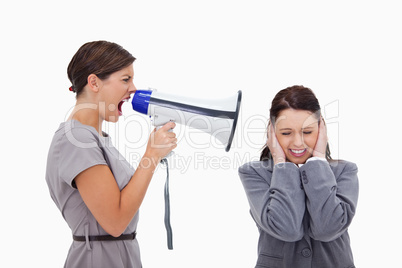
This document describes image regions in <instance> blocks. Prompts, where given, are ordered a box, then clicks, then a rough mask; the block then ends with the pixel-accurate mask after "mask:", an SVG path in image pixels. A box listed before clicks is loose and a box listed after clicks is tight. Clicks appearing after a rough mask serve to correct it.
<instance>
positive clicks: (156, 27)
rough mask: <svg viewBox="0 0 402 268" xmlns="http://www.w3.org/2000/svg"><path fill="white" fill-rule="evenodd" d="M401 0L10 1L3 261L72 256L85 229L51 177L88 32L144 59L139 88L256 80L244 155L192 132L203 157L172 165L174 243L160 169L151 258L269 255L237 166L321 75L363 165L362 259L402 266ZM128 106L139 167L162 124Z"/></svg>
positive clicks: (239, 140)
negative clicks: (70, 72) (78, 230)
mask: <svg viewBox="0 0 402 268" xmlns="http://www.w3.org/2000/svg"><path fill="white" fill-rule="evenodd" d="M399 6H400V5H399V4H398V1H336V2H333V3H332V2H331V3H329V2H328V1H325V2H324V1H294V2H290V1H253V0H248V1H216V0H215V1H205V0H204V1H176V0H171V1H82V0H81V1H40V0H39V1H26V0H25V1H11V2H10V1H8V4H7V5H6V6H4V4H1V8H0V10H1V11H0V12H1V15H0V25H1V26H0V27H1V33H0V36H1V50H0V53H1V54H0V59H1V61H0V65H1V71H0V76H1V84H0V87H1V93H2V94H1V100H2V103H1V105H0V109H1V123H2V124H1V132H0V135H1V137H0V138H1V139H0V140H1V142H2V146H1V147H2V149H1V152H2V161H1V169H0V171H1V180H2V186H1V195H0V198H1V200H0V204H1V211H2V216H1V222H0V224H1V232H2V234H1V237H2V245H3V247H2V248H3V250H2V254H1V258H0V266H1V267H62V266H63V264H64V261H65V258H66V255H67V251H68V248H69V246H70V243H71V231H70V229H69V228H68V226H67V224H66V223H65V222H64V220H63V218H62V216H61V214H60V212H59V211H58V210H57V208H56V206H55V205H54V203H53V201H52V200H51V198H50V195H49V192H48V189H47V185H46V182H45V166H46V158H47V151H48V148H49V144H50V141H51V138H52V136H53V133H54V131H55V130H56V129H57V127H58V125H59V124H60V122H62V121H64V120H65V118H66V117H67V116H68V112H69V110H70V109H71V108H72V107H73V105H74V103H75V98H74V94H73V93H71V92H69V91H68V88H69V86H70V83H69V81H68V79H67V75H66V68H67V65H68V63H69V61H70V59H71V57H72V56H73V54H74V53H75V52H76V51H77V49H78V48H79V47H80V46H81V45H82V44H84V43H85V42H88V41H93V40H101V39H103V40H109V41H113V42H116V43H118V44H120V45H122V46H123V47H124V48H126V49H127V50H128V51H130V52H131V53H132V54H133V55H134V56H135V57H136V58H137V61H136V62H135V64H134V71H135V80H134V81H135V84H136V86H137V87H138V88H146V87H153V88H157V89H158V90H159V91H163V92H168V93H174V94H180V95H187V96H192V97H200V98H218V97H226V96H230V95H232V94H235V93H236V92H237V91H238V90H242V92H243V102H242V109H241V115H240V119H239V120H240V121H239V125H238V128H237V132H236V137H235V141H234V143H233V145H232V149H231V150H230V152H228V153H226V152H224V150H222V149H216V148H213V147H211V148H206V149H194V148H191V146H190V142H188V141H187V140H186V139H183V140H181V142H180V144H179V147H178V148H177V149H176V156H181V157H182V158H184V159H187V161H189V162H188V164H187V167H186V168H184V167H181V166H179V165H178V163H177V164H176V166H172V169H171V171H170V173H171V205H172V208H171V209H172V226H173V234H174V241H173V242H174V250H173V251H169V250H167V247H166V235H165V229H164V225H163V184H164V179H165V175H166V173H165V169H164V168H162V167H161V168H159V169H158V171H157V172H156V174H155V176H154V179H153V181H152V183H151V185H150V188H149V192H148V194H147V196H146V199H145V201H144V203H143V205H142V208H141V216H140V223H139V227H138V239H139V242H140V246H141V253H142V261H143V265H144V267H236V268H237V267H239V268H243V267H253V266H254V265H255V261H256V257H257V255H256V248H257V238H258V234H257V229H256V227H255V224H254V222H253V221H252V219H251V217H250V215H249V213H248V203H247V199H246V196H245V194H244V190H243V188H242V185H241V183H240V180H239V178H238V175H237V168H238V167H239V165H240V164H242V163H244V162H247V161H250V160H255V159H257V158H258V155H259V152H260V148H261V147H262V145H263V144H264V142H265V140H264V128H265V126H264V125H265V123H266V119H267V117H268V113H269V108H270V102H271V100H272V98H273V96H274V95H275V94H276V92H277V91H279V90H280V89H283V88H285V87H287V86H291V85H295V84H302V85H304V86H307V87H310V88H311V89H313V90H314V92H315V93H316V95H317V97H318V99H319V100H320V103H321V106H322V107H323V110H324V115H325V116H326V118H327V122H328V125H329V128H331V130H330V140H331V146H332V149H333V151H334V154H335V156H336V157H337V158H342V159H346V160H349V161H353V162H356V163H357V165H358V167H359V180H360V198H359V204H358V209H357V214H356V217H355V219H354V221H353V223H352V225H351V227H350V229H349V233H350V236H351V241H352V248H353V252H354V257H355V264H356V266H357V267H397V265H400V252H401V247H400V244H399V242H400V240H401V239H402V235H401V231H400V230H401V228H400V226H401V217H400V216H398V214H400V205H401V194H400V189H401V186H402V184H401V175H400V172H398V169H399V166H400V161H399V159H398V157H399V156H400V154H401V132H400V129H401V128H400V122H401V120H400V115H401V112H400V97H399V96H400V94H401V93H400V91H401V81H400V80H401V79H400V77H401V62H402V53H401V47H402V41H401V40H402V39H401V37H400V32H401V25H402V17H401V16H400V14H401V8H399ZM123 108H124V113H125V116H126V117H123V118H122V122H120V123H119V124H117V125H107V126H106V127H107V128H108V130H109V132H110V134H111V135H112V137H113V139H114V141H115V145H116V147H118V148H119V149H120V150H121V152H122V154H123V155H125V156H126V157H127V158H128V159H129V160H130V159H131V160H133V161H130V162H132V164H133V165H135V164H136V163H135V161H134V159H135V154H133V153H130V152H129V151H130V150H127V148H128V147H130V148H131V149H133V146H134V145H135V141H138V143H137V145H138V146H137V147H138V148H134V149H135V150H132V151H133V152H137V153H138V154H142V153H143V152H144V145H145V144H143V139H146V138H147V137H148V133H149V131H150V126H149V122H148V119H147V118H145V117H143V116H139V115H137V116H136V117H130V120H131V119H132V118H138V122H139V123H138V124H137V127H135V126H136V124H135V123H130V124H129V125H128V124H124V123H127V120H128V119H127V118H128V117H127V116H128V115H130V114H131V115H132V114H134V112H133V111H132V110H131V109H130V107H129V105H128V104H126V105H125V107H123ZM324 108H326V110H325V109H324ZM250 119H252V120H251V121H250ZM187 130H188V129H187ZM178 131H179V129H178ZM193 133H194V131H193ZM133 135H137V136H133ZM194 135H195V136H198V137H199V138H200V139H209V136H208V135H207V134H203V133H201V134H200V133H198V134H197V133H195V134H194ZM133 141H134V142H133ZM134 147H135V146H134ZM222 159H223V160H222ZM6 264H7V265H6Z"/></svg>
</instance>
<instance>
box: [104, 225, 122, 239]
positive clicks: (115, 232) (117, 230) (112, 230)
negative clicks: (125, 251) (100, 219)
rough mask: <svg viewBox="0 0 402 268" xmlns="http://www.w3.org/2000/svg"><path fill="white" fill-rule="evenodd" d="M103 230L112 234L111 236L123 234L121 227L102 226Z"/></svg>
mask: <svg viewBox="0 0 402 268" xmlns="http://www.w3.org/2000/svg"><path fill="white" fill-rule="evenodd" d="M104 229H105V231H106V232H107V233H108V234H109V235H111V236H113V237H119V236H121V235H122V234H123V232H124V230H125V229H123V228H117V227H109V228H104Z"/></svg>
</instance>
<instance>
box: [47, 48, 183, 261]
mask: <svg viewBox="0 0 402 268" xmlns="http://www.w3.org/2000/svg"><path fill="white" fill-rule="evenodd" d="M134 60H135V58H134V57H133V56H132V55H131V54H130V53H129V52H128V51H126V50H125V49H123V48H122V47H121V46H120V45H117V44H115V43H111V42H106V41H95V42H89V43H86V44H84V45H83V46H81V47H80V48H79V50H78V51H77V52H76V54H75V55H74V57H73V58H72V60H71V62H70V64H69V66H68V69H67V73H68V78H69V79H70V81H71V83H72V86H71V87H70V91H73V92H75V93H76V99H77V101H76V105H75V107H74V109H73V111H72V113H71V115H70V117H69V118H68V120H67V121H66V122H63V123H61V124H60V127H59V128H58V129H57V131H56V132H55V134H54V137H53V140H52V143H51V145H50V149H49V155H48V162H47V169H46V181H47V183H48V186H49V190H50V194H51V197H52V199H53V200H54V202H55V203H56V205H57V207H58V208H59V210H60V211H61V213H62V215H63V217H64V219H65V220H66V222H67V223H68V225H69V227H70V228H71V230H72V234H73V242H72V245H71V247H70V250H69V252H68V255H67V259H66V262H65V267H105V268H106V267H107V268H110V267H114V268H117V267H138V268H139V267H141V259H140V251H139V245H138V242H137V240H136V228H137V223H138V210H139V208H140V206H141V203H142V201H143V199H144V196H145V194H146V192H147V188H148V185H149V183H150V181H151V179H152V176H153V172H154V171H155V169H156V167H157V165H158V164H159V162H160V160H161V159H162V158H163V157H164V156H165V155H167V154H168V153H169V152H170V151H172V150H173V149H174V148H175V147H176V146H177V145H176V142H177V139H176V135H175V133H174V132H169V130H170V129H172V128H174V127H175V124H174V123H173V122H169V123H167V124H166V125H164V126H163V127H161V128H160V129H158V130H157V131H156V129H155V130H154V131H153V132H152V133H151V134H150V137H149V141H148V144H147V147H146V151H145V153H144V156H143V157H142V159H141V161H140V163H139V164H138V168H137V169H136V170H134V168H133V167H131V166H130V164H129V163H128V162H127V161H126V160H125V159H124V157H123V156H122V155H121V154H119V152H118V151H117V149H116V148H115V147H114V146H113V145H112V144H111V139H110V137H109V135H108V134H107V133H105V132H103V131H102V123H103V122H104V121H109V122H117V121H118V119H119V116H121V115H122V109H121V107H122V105H123V103H124V102H125V101H128V99H129V98H130V94H132V93H134V92H135V91H136V88H135V86H134V83H133V77H134V69H133V62H134Z"/></svg>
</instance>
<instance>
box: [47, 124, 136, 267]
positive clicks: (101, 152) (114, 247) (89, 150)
mask: <svg viewBox="0 0 402 268" xmlns="http://www.w3.org/2000/svg"><path fill="white" fill-rule="evenodd" d="M105 135H106V137H102V136H100V135H99V134H98V133H97V132H96V130H95V129H94V128H93V127H90V126H86V125H83V124H81V123H80V122H78V121H75V120H72V121H67V122H65V123H62V124H61V125H60V127H59V129H58V130H57V131H56V133H55V135H54V137H53V140H52V143H51V145H50V149H49V154H48V161H47V168H46V182H47V184H48V186H49V190H50V195H51V197H52V199H53V201H54V202H55V204H56V206H57V207H58V208H59V210H60V211H61V213H62V215H63V217H64V219H65V220H66V222H67V224H68V226H69V227H70V228H71V231H72V234H74V235H79V236H88V235H106V234H107V233H106V232H105V231H104V230H103V229H102V227H101V226H100V225H99V224H98V222H97V221H96V219H95V218H94V216H93V215H92V214H91V212H90V211H89V209H88V208H87V206H86V205H85V203H84V201H83V200H82V198H81V196H80V194H79V192H78V190H77V189H76V187H75V184H74V178H75V177H76V176H77V175H78V174H79V173H81V172H82V171H84V170H86V169H88V168H89V167H92V166H95V165H108V166H109V168H110V169H111V171H112V173H113V175H114V177H115V179H116V182H117V184H118V186H119V188H120V190H122V189H123V188H124V187H125V186H126V185H127V183H128V182H129V181H130V179H131V177H132V176H133V174H134V171H135V170H134V168H133V167H131V166H130V164H129V163H128V162H127V161H126V160H125V159H124V157H123V156H122V155H121V154H120V153H119V152H118V151H117V149H116V148H115V147H114V146H113V145H112V143H111V140H110V137H109V136H107V134H105ZM137 223H138V213H137V214H136V215H135V216H134V218H133V219H132V221H131V222H130V224H129V225H128V227H127V229H126V230H125V232H124V234H129V233H132V232H134V231H135V230H136V228H137ZM49 235H57V234H49ZM65 267H94V268H101V267H105V268H110V267H114V268H117V267H122V268H123V267H135V268H137V267H141V260H140V251H139V245H138V242H137V239H134V240H123V241H102V242H78V241H73V242H72V244H71V247H70V250H69V252H68V256H67V260H66V262H65Z"/></svg>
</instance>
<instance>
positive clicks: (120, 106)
mask: <svg viewBox="0 0 402 268" xmlns="http://www.w3.org/2000/svg"><path fill="white" fill-rule="evenodd" d="M129 99H130V97H128V98H125V99H123V100H122V101H120V102H119V104H118V105H117V109H118V110H119V115H123V111H122V109H121V108H122V106H123V104H124V103H125V102H128V101H129Z"/></svg>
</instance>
